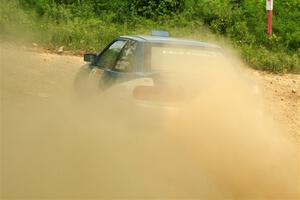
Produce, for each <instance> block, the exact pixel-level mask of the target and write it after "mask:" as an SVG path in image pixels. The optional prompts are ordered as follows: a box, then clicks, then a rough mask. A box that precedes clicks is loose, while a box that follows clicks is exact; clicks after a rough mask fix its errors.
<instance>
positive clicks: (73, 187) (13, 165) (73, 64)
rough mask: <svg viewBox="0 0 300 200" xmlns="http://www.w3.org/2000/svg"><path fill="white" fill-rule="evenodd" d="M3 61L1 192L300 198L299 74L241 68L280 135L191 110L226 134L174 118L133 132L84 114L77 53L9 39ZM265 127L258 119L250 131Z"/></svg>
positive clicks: (47, 195) (45, 195) (16, 194)
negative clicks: (167, 124)
mask: <svg viewBox="0 0 300 200" xmlns="http://www.w3.org/2000/svg"><path fill="white" fill-rule="evenodd" d="M0 60H1V108H0V109H1V118H0V120H1V121H0V122H1V163H0V164H1V185H0V188H1V189H2V191H0V193H1V194H2V197H3V198H26V199H30V198H48V199H49V198H69V199H72V198H98V197H99V196H100V197H103V198H108V197H109V198H111V197H113V198H120V197H122V198H124V197H126V198H128V199H130V198H140V197H147V198H187V197H189V198H192V197H199V196H200V197H204V198H205V197H208V198H214V199H215V198H217V199H223V197H226V198H227V197H229V198H228V199H231V198H234V199H245V198H244V197H246V198H248V197H249V196H250V197H251V198H252V197H254V199H255V198H256V197H258V198H260V199H272V198H273V197H276V198H277V197H278V198H281V199H297V197H299V193H298V196H297V195H295V193H294V191H295V190H297V189H298V188H299V187H298V186H299V184H298V183H299V179H298V177H299V165H298V164H299V152H298V151H296V150H295V148H294V147H295V146H294V141H296V140H298V141H299V143H300V75H291V74H288V75H274V74H268V73H263V72H258V71H254V70H248V72H249V73H248V74H250V75H251V76H252V77H253V78H254V79H255V80H256V81H257V83H259V84H260V85H261V91H262V96H263V105H264V109H266V110H267V111H268V115H269V116H271V117H272V118H273V119H274V120H275V122H276V123H278V124H279V125H280V126H282V127H284V128H283V129H284V130H285V131H284V133H283V135H281V133H279V132H280V131H278V133H277V130H276V129H271V130H274V133H273V132H272V131H268V132H267V133H263V132H261V133H258V132H257V133H256V132H255V131H252V132H251V131H249V130H245V132H241V131H240V130H243V129H240V127H238V126H236V125H237V123H236V120H235V121H232V120H228V123H223V124H222V123H218V121H217V119H218V118H217V119H216V118H215V116H213V118H211V119H210V116H209V115H207V114H205V115H203V116H201V115H200V116H197V117H199V118H200V119H201V117H203V119H204V120H205V119H206V118H209V119H208V121H209V120H211V121H213V123H214V124H213V125H214V126H215V127H213V129H214V131H215V130H222V129H226V128H228V127H229V128H228V130H229V131H228V132H226V131H224V135H223V136H222V135H218V134H217V133H215V132H213V131H211V135H212V137H210V136H209V137H208V136H205V135H200V136H201V137H200V136H197V135H195V134H194V132H193V131H194V130H191V131H190V132H188V129H185V128H184V129H183V131H180V128H181V127H180V126H178V123H174V122H172V123H171V125H174V126H175V127H176V128H177V127H178V130H172V131H173V132H172V131H164V132H163V131H162V132H159V133H154V132H151V129H148V130H145V131H144V132H136V131H135V132H130V130H131V131H132V129H130V127H129V126H127V125H126V126H124V125H123V126H120V124H122V123H123V122H122V123H119V122H118V121H113V122H109V123H110V126H109V127H108V126H107V125H106V124H105V123H106V122H104V121H103V122H101V121H99V116H102V119H104V120H105V114H107V113H103V112H94V113H84V114H82V113H81V111H78V110H77V109H78V108H77V107H76V105H77V104H76V102H74V101H73V97H74V96H73V80H74V77H75V74H76V72H77V71H78V69H79V67H80V66H81V65H82V64H84V62H83V60H82V57H77V56H71V55H58V54H51V53H47V52H44V51H43V50H41V51H40V50H38V49H22V48H20V49H16V48H15V47H14V46H10V45H6V46H4V47H2V48H1V57H0ZM209 100H210V99H209ZM74 105H75V106H74ZM208 105H210V104H208ZM241 105H244V104H241ZM96 106H97V105H96ZM214 106H218V105H217V104H214ZM94 108H95V109H96V107H94ZM220 108H221V109H224V111H226V112H224V113H223V115H224V116H222V114H221V115H220V116H218V117H219V118H220V119H223V120H227V118H228V116H229V117H230V116H235V115H231V113H229V114H228V112H227V111H228V110H229V111H231V110H232V109H231V107H229V109H227V105H225V106H220ZM203 109H204V110H206V109H207V108H206V107H205V106H204V107H203ZM207 110H208V111H210V110H209V109H207ZM246 110H247V109H246ZM249 111H251V110H250V109H249ZM212 112H215V113H216V114H218V110H215V111H212ZM80 114H82V115H80ZM116 114H119V113H118V112H116ZM239 114H242V115H245V114H247V113H245V112H240V113H239ZM103 115H104V117H103ZM239 116H240V115H239ZM247 119H249V118H247ZM122 120H123V119H122ZM123 121H125V122H127V121H129V120H128V119H124V120H123ZM256 121H259V120H253V122H256ZM175 122H176V121H175ZM216 122H217V123H216ZM251 122H252V120H250V122H249V123H251ZM186 123H187V125H188V124H189V123H190V121H189V120H187V122H186ZM193 123H194V122H193ZM198 123H199V122H198ZM243 123H244V125H245V127H248V128H249V129H251V128H252V127H251V126H252V124H250V125H247V123H248V121H246V122H243V121H242V123H241V124H243ZM200 124H201V123H200ZM216 124H217V125H218V126H219V127H221V128H219V127H218V126H216ZM231 125H232V127H230V126H231ZM238 125H239V124H238ZM203 126H206V125H205V124H204V123H203ZM207 126H208V127H211V124H209V125H207ZM222 126H223V127H222ZM253 126H254V125H253ZM264 126H267V125H264V124H263V125H260V124H258V125H257V127H258V128H260V129H258V128H257V130H263V129H261V128H262V127H264ZM111 127H113V131H112V130H111ZM189 127H190V126H189ZM276 127H277V126H276ZM176 128H175V129H176ZM272 128H273V127H272ZM236 129H237V130H239V131H236V132H234V134H232V132H230V131H231V130H236ZM199 130H201V129H199ZM253 130H256V127H255V128H253ZM124 131H125V132H124ZM208 133H209V132H208ZM248 133H252V135H251V134H248ZM202 136H204V137H202ZM215 136H217V137H215ZM199 138H200V139H199ZM295 162H298V163H295ZM208 163H209V164H208ZM199 168H201V169H202V171H200V170H199ZM199 187H200V188H201V190H199ZM276 192H277V193H276ZM251 195H252V196H251ZM261 197H268V198H261Z"/></svg>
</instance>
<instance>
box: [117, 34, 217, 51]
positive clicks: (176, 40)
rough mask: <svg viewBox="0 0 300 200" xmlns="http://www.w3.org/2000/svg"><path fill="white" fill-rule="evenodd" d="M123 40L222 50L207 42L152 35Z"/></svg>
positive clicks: (135, 36)
mask: <svg viewBox="0 0 300 200" xmlns="http://www.w3.org/2000/svg"><path fill="white" fill-rule="evenodd" d="M121 38H129V39H132V40H137V41H140V42H149V43H156V44H177V45H186V46H195V47H206V48H218V49H219V48H220V47H219V46H217V45H214V44H210V43H207V42H201V41H197V40H189V39H181V38H173V37H161V36H152V35H134V36H121Z"/></svg>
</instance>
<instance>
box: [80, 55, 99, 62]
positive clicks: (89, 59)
mask: <svg viewBox="0 0 300 200" xmlns="http://www.w3.org/2000/svg"><path fill="white" fill-rule="evenodd" d="M96 57H97V55H96V54H93V53H85V54H84V55H83V60H84V61H85V62H92V63H93V62H94V61H95V60H96Z"/></svg>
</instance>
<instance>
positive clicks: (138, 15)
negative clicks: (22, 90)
mask: <svg viewBox="0 0 300 200" xmlns="http://www.w3.org/2000/svg"><path fill="white" fill-rule="evenodd" d="M0 2H1V5H0V9H1V10H0V11H1V12H0V28H1V32H0V34H1V38H4V39H9V38H10V39H13V40H15V39H16V38H22V39H26V40H29V41H31V40H34V41H36V42H39V43H40V44H43V45H44V46H45V47H50V48H56V47H57V46H65V47H66V48H67V49H70V50H88V51H99V49H101V48H103V47H104V46H105V45H106V44H107V43H108V42H109V41H110V40H111V39H113V38H114V37H117V36H118V35H125V34H141V33H142V34H147V33H149V32H150V30H151V29H164V30H168V31H170V32H171V35H173V36H178V37H188V38H193V39H202V38H203V37H206V38H207V37H211V34H210V31H212V32H213V33H214V35H215V36H216V37H218V38H229V39H231V41H232V43H233V44H234V46H235V47H236V48H237V49H239V50H240V52H241V55H242V56H243V58H244V59H245V60H246V61H247V62H248V63H249V64H250V65H251V66H253V67H254V68H256V69H262V70H268V71H273V72H280V73H282V72H297V73H299V71H300V70H299V55H300V50H299V49H300V20H298V19H299V18H300V2H299V1H298V0H281V1H276V2H275V5H274V20H273V31H274V35H273V37H271V38H270V37H268V36H267V34H266V21H267V16H266V11H265V0H259V1H257V0H248V1H243V0H214V1H211V0H147V1H146V0H114V1H106V0H51V1H49V0H11V1H6V0H0ZM208 29H209V30H210V31H207V30H208Z"/></svg>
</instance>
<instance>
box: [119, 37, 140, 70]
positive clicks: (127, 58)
mask: <svg viewBox="0 0 300 200" xmlns="http://www.w3.org/2000/svg"><path fill="white" fill-rule="evenodd" d="M136 47H137V42H135V41H132V40H129V41H128V42H127V44H126V45H125V47H124V48H123V50H122V52H121V54H120V57H119V59H118V61H117V63H116V65H115V66H114V68H113V70H114V71H117V72H131V71H132V70H133V64H134V55H135V51H136Z"/></svg>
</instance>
